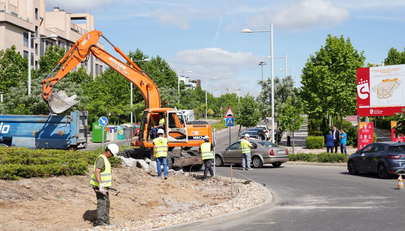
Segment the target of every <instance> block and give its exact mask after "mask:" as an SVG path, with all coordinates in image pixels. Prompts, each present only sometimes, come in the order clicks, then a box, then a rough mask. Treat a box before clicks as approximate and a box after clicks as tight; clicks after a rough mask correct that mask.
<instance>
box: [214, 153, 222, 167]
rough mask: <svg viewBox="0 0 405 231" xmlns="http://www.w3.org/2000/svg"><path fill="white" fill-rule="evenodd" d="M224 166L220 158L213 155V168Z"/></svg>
mask: <svg viewBox="0 0 405 231" xmlns="http://www.w3.org/2000/svg"><path fill="white" fill-rule="evenodd" d="M223 165H224V161H223V160H222V158H221V156H219V155H215V166H216V167H221V166H223Z"/></svg>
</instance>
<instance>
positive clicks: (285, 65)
mask: <svg viewBox="0 0 405 231" xmlns="http://www.w3.org/2000/svg"><path fill="white" fill-rule="evenodd" d="M267 58H271V57H270V56H268V57H267ZM274 58H275V59H284V67H285V68H284V77H287V76H288V56H287V55H286V56H278V57H277V56H276V57H274Z"/></svg>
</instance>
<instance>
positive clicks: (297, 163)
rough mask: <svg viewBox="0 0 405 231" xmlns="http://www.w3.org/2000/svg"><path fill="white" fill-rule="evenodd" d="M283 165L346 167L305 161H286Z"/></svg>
mask: <svg viewBox="0 0 405 231" xmlns="http://www.w3.org/2000/svg"><path fill="white" fill-rule="evenodd" d="M285 165H311V166H338V167H346V166H347V163H321V162H305V161H288V162H287V163H285Z"/></svg>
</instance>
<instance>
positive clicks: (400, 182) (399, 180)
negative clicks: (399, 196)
mask: <svg viewBox="0 0 405 231" xmlns="http://www.w3.org/2000/svg"><path fill="white" fill-rule="evenodd" d="M403 188H404V180H403V179H402V175H401V174H400V175H399V177H398V180H397V189H403Z"/></svg>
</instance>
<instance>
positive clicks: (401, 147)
mask: <svg viewBox="0 0 405 231" xmlns="http://www.w3.org/2000/svg"><path fill="white" fill-rule="evenodd" d="M389 150H390V152H393V153H405V145H399V146H391V147H390V148H389Z"/></svg>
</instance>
